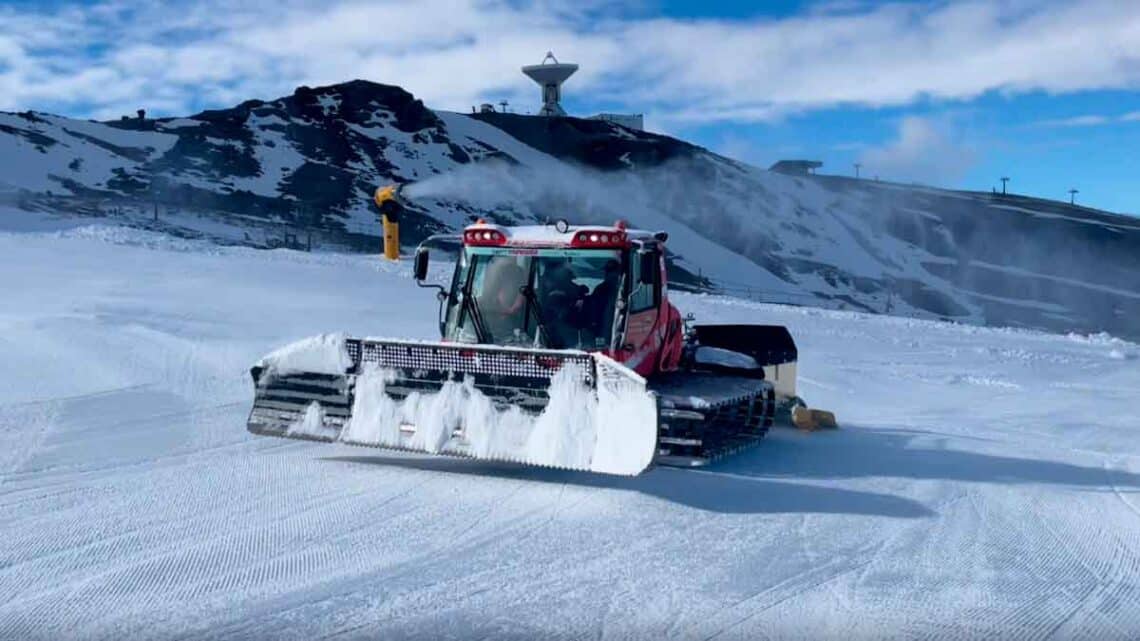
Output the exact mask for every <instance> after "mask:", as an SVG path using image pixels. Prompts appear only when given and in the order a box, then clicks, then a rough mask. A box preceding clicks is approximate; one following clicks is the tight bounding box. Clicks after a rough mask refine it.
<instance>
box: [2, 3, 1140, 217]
mask: <svg viewBox="0 0 1140 641" xmlns="http://www.w3.org/2000/svg"><path fill="white" fill-rule="evenodd" d="M548 49H551V50H553V51H554V52H555V54H556V55H557V56H558V57H559V58H560V59H561V60H564V61H573V62H577V63H579V64H580V65H581V70H580V71H579V72H578V74H577V75H575V76H574V77H573V78H572V79H571V80H570V81H569V82H568V83H567V84H566V87H565V95H564V104H565V106H566V107H567V109H568V110H569V111H571V113H575V114H580V115H587V114H590V113H594V112H597V111H602V110H606V111H623V112H640V113H644V114H646V119H647V125H648V127H649V128H651V129H654V130H657V131H662V132H665V133H668V134H671V135H675V136H678V137H681V138H684V139H687V140H690V141H692V142H695V143H697V144H701V145H704V146H706V147H709V148H711V149H713V150H715V151H718V152H721V153H724V154H726V155H729V156H732V157H736V158H739V159H741V160H744V161H747V162H751V163H754V164H757V165H761V166H766V165H768V164H770V163H772V162H774V161H776V160H779V159H781V158H810V159H818V160H822V161H823V162H824V168H823V171H824V172H825V173H842V174H850V173H853V172H854V168H853V164H854V163H856V162H858V163H861V165H862V174H863V175H865V176H876V175H878V176H880V177H882V178H883V179H886V180H896V181H902V182H919V183H925V184H933V185H938V186H947V187H961V188H967V189H981V190H988V189H990V188H991V187H994V186H997V187H999V188H1000V183H999V182H998V178H999V177H1000V176H1003V175H1006V176H1009V177H1010V178H1011V181H1010V184H1009V187H1010V189H1011V190H1012V191H1016V192H1019V193H1027V194H1032V195H1037V196H1044V197H1051V198H1058V199H1066V198H1068V193H1067V192H1068V190H1069V189H1070V188H1077V189H1079V190H1080V193H1079V194H1078V195H1077V199H1078V202H1081V203H1084V204H1088V205H1091V206H1097V207H1102V208H1105V209H1109V210H1113V211H1123V212H1133V213H1140V181H1138V180H1137V179H1136V178H1137V176H1138V175H1140V161H1138V160H1137V153H1136V152H1135V151H1134V149H1135V148H1137V147H1140V144H1138V143H1140V91H1138V90H1140V3H1135V2H1120V1H1117V0H1082V1H1072V0H986V1H982V0H959V1H924V0H909V1H902V2H891V3H884V2H868V1H865V0H828V1H825V2H812V1H807V0H801V1H776V2H709V1H707V0H706V1H704V2H693V1H687V0H686V1H679V0H636V1H635V2H632V3H631V2H613V1H611V0H577V1H573V0H537V1H528V0H419V1H411V0H390V1H372V2H366V1H360V0H320V1H317V0H272V1H271V0H247V1H245V2H233V1H226V0H199V1H197V2H178V1H173V2H166V3H161V4H156V3H143V2H137V3H136V2H132V1H131V0H97V1H92V2H78V3H77V2H68V1H64V0H51V1H49V2H29V1H27V0H8V1H7V2H5V3H3V4H2V5H0V109H5V110H17V109H38V110H43V111H51V112H55V113H62V114H65V115H70V116H78V117H90V118H113V117H116V116H117V115H119V114H121V113H132V112H133V111H134V110H135V109H136V108H138V107H146V108H147V109H148V111H149V112H150V113H151V114H155V115H181V114H186V113H192V112H196V111H198V110H201V109H204V108H213V107H222V106H229V105H232V104H236V103H237V102H240V101H242V100H245V99H248V98H254V97H257V98H273V97H276V96H280V95H285V94H288V93H290V92H291V91H292V89H293V87H295V86H296V85H298V84H309V85H320V84H331V83H335V82H340V81H343V80H348V79H352V78H367V79H370V80H375V81H378V82H387V83H391V84H398V85H400V86H403V87H404V88H406V89H408V90H409V91H411V92H412V93H414V94H416V95H417V96H418V97H420V98H423V99H424V101H425V102H426V103H427V104H428V105H430V106H432V107H435V108H442V109H454V110H461V111H466V110H468V109H469V108H470V105H471V104H475V103H478V102H482V101H488V100H493V101H498V100H500V99H507V100H509V101H510V102H511V104H512V105H513V106H514V108H515V109H518V110H521V111H526V110H528V109H530V110H533V109H536V108H537V106H538V90H537V88H535V87H534V86H533V85H531V84H530V83H529V81H528V80H527V79H526V78H525V77H523V76H522V75H521V74H520V73H519V71H518V67H519V65H522V64H530V63H535V62H538V61H539V60H541V58H542V55H543V54H544V53H545V51H546V50H548Z"/></svg>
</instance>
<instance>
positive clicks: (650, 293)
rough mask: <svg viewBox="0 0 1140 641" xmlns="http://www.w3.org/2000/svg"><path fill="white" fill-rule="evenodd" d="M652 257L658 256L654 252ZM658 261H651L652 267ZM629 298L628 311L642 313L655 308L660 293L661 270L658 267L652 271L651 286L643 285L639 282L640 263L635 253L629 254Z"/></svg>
mask: <svg viewBox="0 0 1140 641" xmlns="http://www.w3.org/2000/svg"><path fill="white" fill-rule="evenodd" d="M654 256H655V257H657V256H659V254H657V253H656V252H654ZM659 261H660V259H659V258H658V259H657V260H654V261H653V264H654V265H659ZM630 267H631V269H630V274H631V278H630V279H629V280H630V288H631V289H630V292H631V293H630V297H629V311H630V313H632V314H636V313H637V312H644V311H645V310H647V309H653V308H654V307H657V300H658V296H660V293H661V282H660V280H661V270H660V268H659V267H658V268H657V269H654V270H653V273H652V274H650V277H651V278H652V279H653V280H652V283H651V284H643V283H642V282H641V261H640V260H638V256H637V251H636V250H634V251H632V252H630Z"/></svg>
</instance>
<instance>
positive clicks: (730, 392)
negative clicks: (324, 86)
mask: <svg viewBox="0 0 1140 641" xmlns="http://www.w3.org/2000/svg"><path fill="white" fill-rule="evenodd" d="M391 193H393V199H394V202H395V203H397V204H398V203H399V202H400V201H399V200H398V193H399V190H391ZM667 239H668V235H667V234H666V233H665V232H662V231H657V232H651V231H644V230H638V229H630V228H628V227H627V226H626V225H625V224H623V223H622V222H620V221H619V222H617V223H615V224H614V225H612V226H572V225H568V224H566V223H565V222H563V221H559V222H558V223H556V224H552V225H537V226H504V225H496V224H489V223H485V222H483V221H479V222H477V223H476V224H473V225H470V226H468V227H467V228H465V229H464V230H463V232H462V233H461V234H459V235H439V236H433V237H431V238H429V239H427V240H425V241H424V243H422V244H421V245H420V247H419V248H417V250H416V254H415V262H414V268H413V272H414V277H415V280H416V282H417V283H418V284H419V285H420V286H421V287H430V288H435V289H437V290H438V297H439V301H440V319H439V327H440V335H441V339H442V340H441V341H439V342H422V341H408V340H399V339H394V340H389V339H364V340H362V339H353V338H348V339H344V347H343V349H344V352H345V356H346V360H345V363H346V365H345V371H344V372H306V371H294V370H288V371H283V368H280V367H275V366H274V361H273V359H272V358H267V359H266V360H265V361H263V362H262V363H260V364H259V365H258V366H257V367H255V368H254V371H253V374H254V380H255V383H256V396H255V403H254V410H253V413H252V414H251V417H250V423H249V429H250V431H253V432H255V433H258V434H270V435H275V436H294V437H299V438H316V439H318V440H338V441H341V442H347V443H352V444H360V445H373V446H378V447H386V448H394V449H404V450H413V451H422V452H430V453H437V454H452V455H459V456H468V457H475V458H485V459H496V460H510V461H517V462H522V463H528V464H534V465H545V466H552V467H563V468H571V469H583V470H592V471H596V472H606V473H614V474H627V475H629V474H638V473H640V472H641V471H643V470H645V469H646V468H647V467H649V466H650V465H651V464H652V463H654V462H656V463H658V464H668V465H683V466H693V465H702V464H705V463H707V462H709V461H710V460H712V459H715V458H717V457H719V456H722V455H724V454H727V453H730V452H733V451H736V450H738V449H740V448H742V447H746V446H748V445H751V444H754V443H756V442H757V441H759V440H760V439H761V438H762V437H763V436H764V435H765V433H766V432H767V431H768V428H769V427H770V426H771V425H772V423H773V420H774V418H775V417H776V416H777V413H785V414H786V412H787V410H788V407H789V406H790V405H791V404H792V403H793V402H795V400H797V399H796V397H795V373H796V359H797V353H796V346H795V343H794V342H793V340H792V338H791V336H790V334H789V333H788V331H787V329H786V328H784V327H782V326H771V325H689V324H687V323H686V321H685V319H683V318H682V316H681V314H680V313H679V312H678V310H677V308H676V307H674V306H673V304H672V303H671V302H670V301H669V288H668V285H667V269H666V260H665V243H666V241H667ZM441 244H449V245H451V246H452V247H458V254H457V256H456V257H455V265H454V270H453V271H452V276H451V280H450V283H448V284H447V285H441V284H436V283H433V282H429V280H428V266H429V253H430V251H431V248H432V247H436V246H438V245H441ZM314 399H316V400H314ZM314 402H317V404H318V405H319V407H318V406H315V405H314ZM259 408H263V409H265V410H266V411H264V412H259ZM318 410H319V411H318ZM305 425H309V426H310V427H312V428H315V429H306V428H305V427H304V426H305ZM298 426H301V427H298Z"/></svg>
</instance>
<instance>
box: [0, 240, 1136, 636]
mask: <svg viewBox="0 0 1140 641" xmlns="http://www.w3.org/2000/svg"><path fill="white" fill-rule="evenodd" d="M0 265H2V272H0V273H3V274H4V278H3V279H2V280H0V301H3V303H0V531H2V535H3V541H4V545H3V546H0V638H5V639H6V638H29V639H41V638H42V639H48V638H73V639H119V638H125V637H126V638H144V639H167V638H173V637H179V638H205V639H246V638H261V637H273V638H279V639H311V638H315V637H322V636H325V637H334V638H344V639H354V638H387V639H405V638H424V639H427V638H432V639H438V638H444V639H446V638H455V639H468V638H479V637H492V638H537V637H542V638H558V639H583V638H591V639H593V638H603V639H624V638H648V637H653V638H674V639H694V638H700V639H708V638H715V639H756V638H764V637H769V638H784V639H828V638H836V639H839V638H842V639H871V638H882V637H884V636H890V637H892V638H904V639H910V638H915V639H918V638H922V639H932V638H938V639H971V638H979V637H987V638H1009V639H1038V638H1055V639H1076V638H1087V639H1135V638H1137V637H1140V444H1138V443H1140V440H1138V439H1137V432H1138V430H1140V425H1138V423H1140V420H1138V419H1137V410H1136V401H1137V398H1138V394H1137V389H1140V358H1138V356H1140V348H1138V346H1137V345H1135V344H1133V343H1129V342H1127V341H1121V340H1118V339H1114V338H1112V337H1108V336H1103V335H1093V336H1064V335H1050V334H1043V333H1037V332H1029V331H1020V330H1002V329H985V328H978V327H973V326H964V325H949V324H942V323H934V322H927V321H916V320H909V319H901V318H883V317H870V316H863V315H859V314H855V313H848V312H831V311H821V310H813V309H807V308H790V307H779V306H764V305H756V304H751V303H746V302H743V301H736V300H731V299H723V298H716V297H706V296H688V295H678V294H673V296H674V297H675V298H676V300H677V301H678V303H679V305H680V306H681V308H682V310H683V311H685V312H693V313H695V314H696V315H697V316H698V319H699V320H700V321H702V322H765V323H782V324H786V325H788V326H789V328H790V329H791V331H792V334H793V336H795V338H796V340H797V343H798V345H799V347H800V354H801V360H800V365H799V372H800V386H799V391H800V394H801V395H802V396H803V397H804V398H805V399H807V401H808V402H809V403H810V404H811V405H813V406H817V407H821V408H824V409H830V410H834V411H835V412H836V413H837V415H838V417H839V419H840V422H841V424H842V426H843V427H842V428H841V429H840V430H838V431H837V432H828V433H814V434H800V433H798V432H795V431H791V430H773V432H772V433H771V434H770V436H769V438H768V439H766V440H765V442H764V443H762V444H761V445H760V446H759V447H758V448H756V449H755V450H752V451H750V452H747V453H745V454H742V455H740V456H736V457H733V458H730V459H727V460H725V461H723V462H721V463H718V464H717V465H715V466H712V467H709V468H706V469H704V470H675V469H655V470H651V471H650V472H648V473H646V474H644V475H642V476H639V477H636V478H630V479H625V478H616V477H607V476H600V475H591V474H583V473H572V472H564V471H558V470H547V469H538V468H525V467H520V466H516V465H510V464H503V463H483V462H475V461H469V460H462V459H453V458H436V457H429V456H419V455H407V454H401V453H396V452H387V451H378V450H368V449H362V448H355V447H350V446H346V445H324V444H315V443H305V442H296V441H288V440H282V439H268V438H257V437H253V436H251V435H249V434H248V433H246V432H245V429H244V424H245V419H246V414H247V412H248V409H249V403H250V400H251V398H252V384H251V382H250V380H249V376H248V368H249V366H250V365H252V364H253V363H255V362H256V361H257V360H258V358H260V357H261V356H262V355H264V354H266V353H268V352H270V351H271V350H273V349H275V348H277V347H280V346H282V345H285V344H287V343H289V342H291V341H293V340H296V339H297V338H299V337H303V336H310V335H314V334H321V333H330V332H344V333H346V334H347V335H353V336H368V335H386V336H407V337H409V338H419V339H429V340H430V339H434V338H435V337H436V336H435V332H436V301H435V300H434V298H432V297H431V296H430V295H429V294H427V293H425V292H423V291H421V290H418V289H416V288H415V286H414V284H412V282H411V279H410V278H409V277H408V274H407V268H406V267H405V266H402V265H401V266H398V267H393V266H390V265H386V264H382V263H381V262H379V261H378V260H376V259H374V258H373V257H359V256H339V255H320V254H313V255H309V254H298V253H295V252H289V251H273V252H257V251H253V250H245V249H237V248H226V249H220V248H215V247H210V246H205V245H198V244H195V243H191V242H187V241H170V240H167V239H164V238H162V237H159V236H154V235H150V234H146V233H144V232H138V231H127V230H121V229H111V228H97V229H84V230H71V231H62V232H46V233H45V232H36V233H0Z"/></svg>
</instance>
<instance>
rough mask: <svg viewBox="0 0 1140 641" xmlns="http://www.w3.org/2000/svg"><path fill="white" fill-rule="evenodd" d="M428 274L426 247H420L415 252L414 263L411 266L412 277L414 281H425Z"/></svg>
mask: <svg viewBox="0 0 1140 641" xmlns="http://www.w3.org/2000/svg"><path fill="white" fill-rule="evenodd" d="M427 272H428V250H427V248H426V247H421V248H419V249H417V250H416V261H415V264H414V265H413V266H412V275H413V276H414V277H415V279H416V280H419V281H422V280H427Z"/></svg>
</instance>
